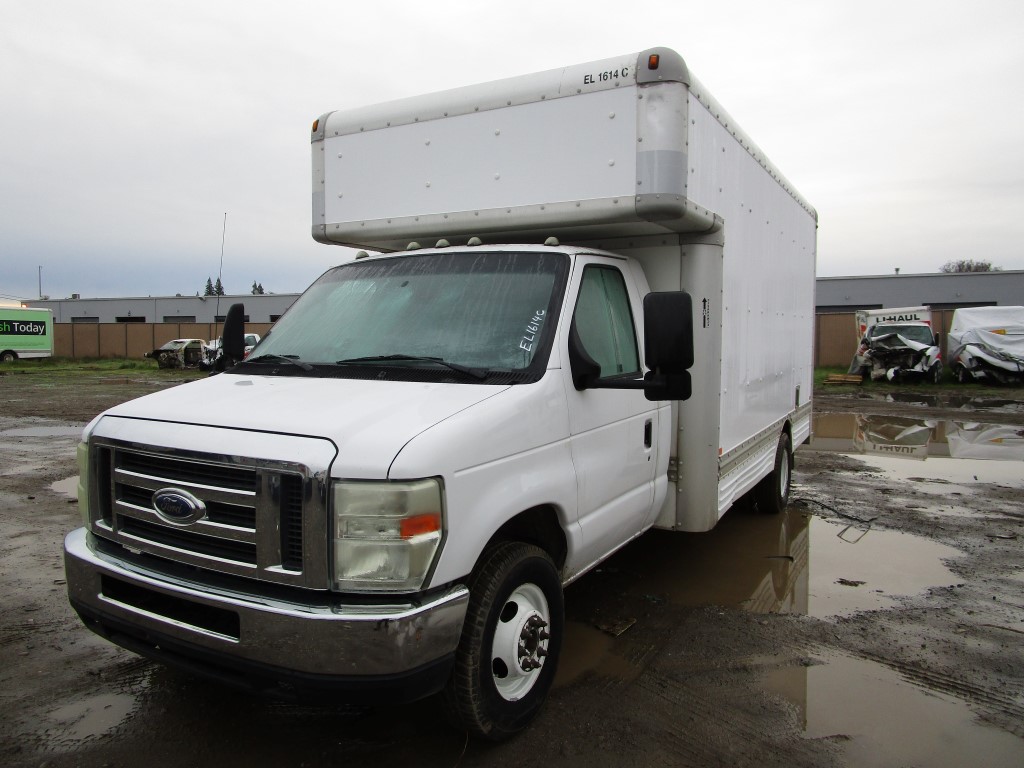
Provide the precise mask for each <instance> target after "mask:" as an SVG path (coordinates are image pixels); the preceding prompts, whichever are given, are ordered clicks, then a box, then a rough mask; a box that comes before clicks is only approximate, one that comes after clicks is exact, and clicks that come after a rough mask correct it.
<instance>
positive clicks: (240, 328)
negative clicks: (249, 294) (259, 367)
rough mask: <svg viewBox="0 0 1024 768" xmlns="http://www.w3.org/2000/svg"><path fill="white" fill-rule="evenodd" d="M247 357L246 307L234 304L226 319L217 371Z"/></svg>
mask: <svg viewBox="0 0 1024 768" xmlns="http://www.w3.org/2000/svg"><path fill="white" fill-rule="evenodd" d="M244 356H245V305H244V304H232V305H231V307H230V309H228V314H227V316H226V317H225V318H224V331H223V333H222V335H221V355H220V357H219V358H217V363H216V369H217V370H218V371H223V370H225V369H227V368H230V367H231V366H233V365H234V364H235V363H237V362H239V361H240V360H241V359H242V358H243V357H244Z"/></svg>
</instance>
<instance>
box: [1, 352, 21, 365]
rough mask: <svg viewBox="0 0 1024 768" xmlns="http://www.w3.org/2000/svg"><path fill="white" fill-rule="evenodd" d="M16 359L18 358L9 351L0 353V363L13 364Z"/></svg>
mask: <svg viewBox="0 0 1024 768" xmlns="http://www.w3.org/2000/svg"><path fill="white" fill-rule="evenodd" d="M17 359H18V356H17V355H16V354H14V353H13V352H11V351H9V350H4V351H3V352H0V363H13V362H14V361H15V360H17Z"/></svg>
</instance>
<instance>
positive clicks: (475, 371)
mask: <svg viewBox="0 0 1024 768" xmlns="http://www.w3.org/2000/svg"><path fill="white" fill-rule="evenodd" d="M401 361H411V362H422V363H436V364H437V365H443V366H444V367H445V368H450V369H451V370H453V371H458V372H459V373H464V374H466V375H467V376H472V377H473V378H474V379H486V378H487V371H485V370H482V369H480V368H470V367H469V366H468V365H459V364H458V363H450V362H448V361H447V360H445V359H444V358H441V357H425V356H423V355H370V356H368V357H350V358H347V359H345V360H338V361H337V362H336V364H337V365H351V364H355V365H358V364H359V363H388V362H401Z"/></svg>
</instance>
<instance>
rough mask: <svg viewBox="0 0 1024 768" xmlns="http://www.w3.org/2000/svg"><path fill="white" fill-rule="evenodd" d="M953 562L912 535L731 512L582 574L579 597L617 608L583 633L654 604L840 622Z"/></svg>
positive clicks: (653, 536)
mask: <svg viewBox="0 0 1024 768" xmlns="http://www.w3.org/2000/svg"><path fill="white" fill-rule="evenodd" d="M794 493H795V494H798V489H797V490H796V491H794ZM959 555H960V552H959V551H958V550H956V549H953V548H952V547H947V546H944V545H942V544H937V543H935V542H933V541H931V540H929V539H925V538H922V537H919V536H913V535H910V534H907V533H900V532H896V531H886V530H881V529H874V528H871V527H870V524H860V523H857V524H853V525H842V524H837V523H833V522H830V521H828V520H824V519H822V518H819V517H813V516H812V515H810V514H808V513H806V512H805V511H803V509H801V507H799V506H797V505H791V506H790V508H789V509H788V510H787V511H786V512H785V513H784V514H781V515H765V514H761V513H759V512H756V511H751V510H748V509H744V508H742V507H737V508H734V509H732V510H730V511H729V512H728V513H727V514H726V515H725V516H724V517H723V518H722V520H721V521H719V523H718V525H717V526H716V527H715V528H714V529H712V530H711V531H709V532H707V533H676V532H667V531H651V532H650V533H648V534H645V535H644V536H642V537H641V538H640V539H638V540H637V541H635V542H633V543H632V544H630V545H629V546H628V547H626V548H625V549H623V550H622V551H621V552H619V553H618V554H616V555H615V556H613V557H612V558H610V559H609V560H608V561H606V562H605V563H604V564H603V565H602V566H601V568H600V569H599V570H598V571H596V572H595V573H594V574H591V575H589V576H588V577H587V580H586V583H587V585H588V590H594V591H595V592H596V593H597V594H605V595H610V594H615V595H620V596H621V601H622V608H621V609H619V610H618V613H616V614H615V616H614V617H612V618H608V619H606V620H602V621H600V622H598V621H592V622H590V627H592V628H595V629H599V630H603V632H604V633H605V634H606V635H611V636H614V634H615V631H614V630H615V628H616V627H618V626H620V625H621V623H622V622H624V621H628V620H629V619H630V618H632V617H635V616H636V615H637V614H638V613H641V612H642V611H643V610H644V609H649V608H652V607H656V606H657V605H659V604H662V603H665V604H670V605H673V606H682V607H699V606H706V605H727V606H737V607H740V608H742V609H744V610H747V611H751V612H754V613H799V614H806V615H810V616H815V617H831V616H846V615H850V614H853V613H855V612H857V611H865V610H876V609H880V608H885V607H888V606H891V605H894V604H895V601H896V600H897V599H899V598H901V597H910V596H914V595H918V594H921V593H923V592H925V591H926V590H927V589H929V588H931V587H935V586H948V585H950V584H954V583H956V582H957V577H956V575H955V574H954V573H953V572H952V571H950V570H949V568H947V567H946V565H945V564H944V561H947V560H950V559H953V558H956V557H959ZM627 610H631V611H632V612H633V613H632V614H630V615H627V614H626V613H625V611H627ZM576 652H577V651H576V650H573V651H572V652H571V653H569V652H566V653H563V655H564V656H566V657H568V656H571V655H573V654H575V653H576ZM581 653H582V652H581Z"/></svg>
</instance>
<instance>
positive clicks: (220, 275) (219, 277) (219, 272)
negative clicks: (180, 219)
mask: <svg viewBox="0 0 1024 768" xmlns="http://www.w3.org/2000/svg"><path fill="white" fill-rule="evenodd" d="M227 233H228V212H227V211H224V227H223V229H221V232H220V269H218V270H217V282H218V283H219V284H220V285H221V290H223V287H224V281H223V279H222V278H223V277H224V238H225V237H226V236H227ZM214 293H216V294H217V307H216V309H214V310H213V324H214V330H215V331H216V330H217V316H218V315H220V292H217V291H214Z"/></svg>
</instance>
